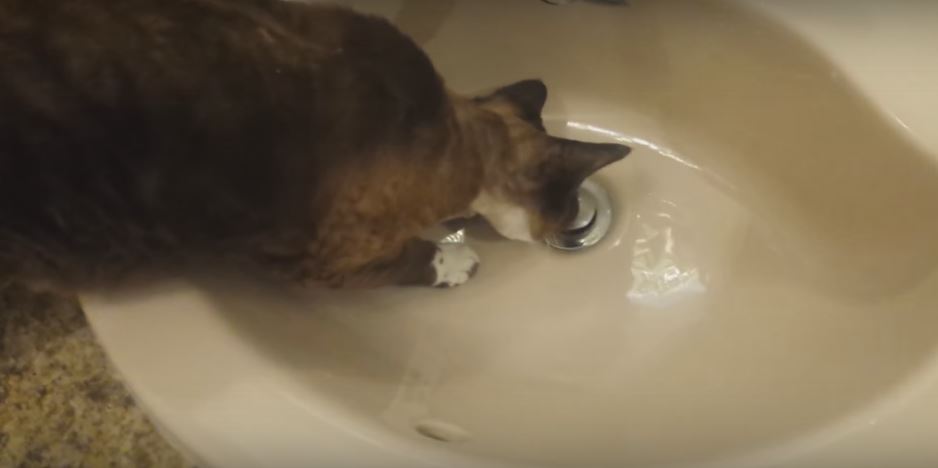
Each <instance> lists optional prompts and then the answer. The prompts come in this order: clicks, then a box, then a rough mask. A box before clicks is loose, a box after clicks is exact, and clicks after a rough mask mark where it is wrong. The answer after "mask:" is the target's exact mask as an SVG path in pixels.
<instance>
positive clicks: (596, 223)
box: [547, 180, 612, 250]
mask: <svg viewBox="0 0 938 468" xmlns="http://www.w3.org/2000/svg"><path fill="white" fill-rule="evenodd" d="M577 202H578V203H579V211H578V212H577V216H576V219H574V220H573V222H572V223H570V226H568V227H567V230H565V231H563V232H560V233H557V234H556V235H553V236H550V237H548V238H547V244H548V245H550V246H551V247H553V248H555V249H560V250H580V249H585V248H587V247H590V246H593V245H596V243H598V242H599V241H600V240H602V238H603V237H605V236H606V233H607V232H609V227H610V226H611V224H612V203H611V202H610V200H609V195H608V194H606V191H605V190H604V189H603V188H602V187H601V186H600V185H599V184H597V183H596V182H594V181H592V180H586V181H585V182H583V185H582V186H580V190H579V193H577Z"/></svg>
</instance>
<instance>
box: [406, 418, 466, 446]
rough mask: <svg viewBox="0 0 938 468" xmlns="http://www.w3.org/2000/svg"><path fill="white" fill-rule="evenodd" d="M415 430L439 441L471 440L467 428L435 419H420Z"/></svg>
mask: <svg viewBox="0 0 938 468" xmlns="http://www.w3.org/2000/svg"><path fill="white" fill-rule="evenodd" d="M414 430H416V431H417V433H418V434H420V435H422V436H424V437H426V438H428V439H433V440H435V441H437V442H448V443H453V442H464V441H466V440H469V437H470V436H469V433H468V432H466V430H465V429H463V428H461V427H459V426H456V425H454V424H450V423H448V422H443V421H438V420H435V419H428V420H425V421H420V422H419V423H417V425H416V426H414Z"/></svg>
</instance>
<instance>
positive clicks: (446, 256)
mask: <svg viewBox="0 0 938 468" xmlns="http://www.w3.org/2000/svg"><path fill="white" fill-rule="evenodd" d="M478 269H479V256H478V255H477V254H476V253H475V251H473V250H472V248H470V247H469V246H468V245H465V244H440V245H437V250H436V255H434V256H433V270H434V271H435V272H436V280H435V281H434V282H433V286H434V287H438V288H451V287H453V286H459V285H460V284H463V283H465V282H466V281H469V278H472V275H475V273H476V270H478Z"/></svg>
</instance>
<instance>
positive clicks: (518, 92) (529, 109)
mask: <svg viewBox="0 0 938 468" xmlns="http://www.w3.org/2000/svg"><path fill="white" fill-rule="evenodd" d="M496 98H500V99H502V100H504V101H506V102H509V103H511V105H512V106H513V107H514V108H515V109H517V110H518V116H519V117H521V118H522V119H524V120H526V121H528V122H530V123H531V124H532V125H534V126H536V127H538V128H540V129H541V130H543V129H544V123H543V121H542V120H541V111H542V110H544V104H545V103H546V102H547V85H545V84H544V82H543V81H541V80H524V81H519V82H517V83H514V84H510V85H508V86H504V87H502V88H499V89H498V90H496V91H495V92H494V93H492V94H490V95H488V96H485V97H482V98H478V99H476V101H479V102H485V101H488V100H490V99H496Z"/></svg>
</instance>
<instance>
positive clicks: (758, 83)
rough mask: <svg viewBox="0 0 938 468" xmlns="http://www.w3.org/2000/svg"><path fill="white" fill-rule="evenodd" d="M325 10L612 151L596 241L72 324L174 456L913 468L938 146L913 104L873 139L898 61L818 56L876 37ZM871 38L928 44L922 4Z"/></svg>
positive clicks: (777, 9) (427, 9)
mask: <svg viewBox="0 0 938 468" xmlns="http://www.w3.org/2000/svg"><path fill="white" fill-rule="evenodd" d="M348 3H351V4H353V5H356V6H358V7H360V8H363V9H366V10H372V11H378V12H381V13H383V14H387V15H389V16H391V17H393V18H395V20H396V21H397V22H398V24H400V25H401V27H402V28H404V29H405V30H407V31H408V32H410V33H411V34H413V35H414V36H415V37H416V38H417V39H418V40H419V41H420V42H421V43H422V44H423V45H424V46H425V47H426V49H427V50H428V52H429V53H430V54H431V56H432V57H433V58H434V60H435V62H436V64H437V66H438V67H439V69H440V71H441V72H442V73H443V75H444V76H445V77H446V78H447V79H448V82H449V83H450V85H451V87H453V88H455V89H457V90H461V91H466V92H472V91H478V90H483V89H486V88H491V87H494V86H496V85H499V84H504V83H509V82H513V81H515V80H518V79H522V78H529V77H539V78H543V79H544V80H545V81H546V82H547V84H548V86H549V88H550V90H551V98H550V100H549V104H548V108H547V109H546V111H545V118H546V120H547V121H548V123H549V124H548V127H549V129H550V130H551V131H552V132H553V133H555V134H562V135H566V136H572V137H577V138H581V139H592V140H608V141H616V140H618V141H622V142H626V143H627V144H629V145H630V146H633V148H634V149H635V151H634V153H633V154H632V155H631V156H630V157H629V159H628V160H626V161H625V162H622V163H618V164H616V165H613V166H610V167H609V168H608V169H607V170H605V171H603V172H602V173H601V174H600V175H599V176H598V179H597V180H598V181H599V182H600V183H602V184H603V185H604V186H605V187H606V188H607V189H608V190H609V192H610V195H611V197H612V199H613V200H614V203H615V204H616V207H615V217H616V219H615V222H614V225H613V228H612V231H611V232H610V234H609V235H608V237H607V238H606V239H605V240H604V241H603V242H602V243H600V244H599V245H598V246H596V247H594V248H592V249H589V250H586V251H582V252H577V253H573V254H569V253H561V252H558V251H552V250H550V249H548V248H547V247H532V246H526V245H522V244H518V243H512V242H508V241H500V240H493V239H491V238H476V239H471V240H470V243H472V244H473V245H474V246H475V247H476V249H477V250H478V252H479V253H480V255H481V257H482V259H483V263H482V268H481V270H480V272H479V274H478V276H477V277H476V278H475V279H474V280H473V281H472V282H470V283H469V284H467V285H466V286H464V287H461V288H458V289H455V290H449V291H437V290H425V289H386V290H376V291H368V292H360V291H358V292H315V293H310V294H308V295H303V296H296V295H290V294H287V293H284V292H282V291H274V290H270V289H264V288H261V287H255V288H251V287H246V286H244V285H239V286H238V287H232V285H231V284H220V283H216V284H196V283H194V282H187V281H182V280H180V281H179V282H177V283H174V284H170V285H164V286H160V287H155V288H153V290H150V291H138V292H135V293H132V294H122V295H112V296H97V297H87V298H85V305H86V311H87V313H88V315H89V318H90V319H91V321H92V324H93V326H94V327H95V330H96V331H97V333H98V334H99V336H100V338H101V341H102V342H103V343H104V345H105V347H106V348H107V350H108V352H109V353H110V355H111V357H112V359H113V360H114V363H115V364H116V366H117V368H118V369H119V370H120V371H121V372H122V373H123V375H124V376H125V378H126V380H127V382H128V384H129V385H130V387H131V389H132V390H133V391H134V392H135V393H136V395H137V397H138V399H139V401H140V402H141V404H142V405H143V406H144V407H145V408H147V409H148V410H149V411H150V414H151V416H152V417H153V418H154V420H155V421H156V422H157V423H158V424H159V425H160V426H161V427H162V428H163V429H165V432H166V433H167V434H168V435H169V436H170V437H172V438H173V439H175V440H176V441H177V442H178V444H179V445H180V447H181V448H182V449H183V450H185V451H186V452H188V453H190V454H191V455H192V456H193V457H194V458H195V459H197V460H198V461H200V462H201V463H202V464H204V465H206V466H225V467H237V466H322V467H343V466H349V467H352V466H354V467H398V466H401V467H403V466H409V467H415V466H441V467H451V466H495V465H498V466H512V467H521V466H559V467H584V466H589V467H651V466H660V465H668V466H671V465H675V464H677V465H688V466H707V465H710V466H731V465H734V464H735V465H738V466H747V467H748V466H786V467H796V466H798V467H801V466H803V467H819V466H825V467H827V466H834V467H836V466H852V467H853V466H870V467H874V466H875V467H882V466H897V467H898V466H936V465H938V448H936V447H935V445H934V444H933V443H931V442H929V440H930V437H928V431H930V433H931V434H934V433H935V432H934V431H938V385H936V384H935V383H934V376H935V374H936V368H938V364H936V362H935V353H936V346H938V314H936V309H938V216H936V212H938V209H936V206H938V158H936V157H935V156H934V155H933V154H932V153H931V152H930V151H929V150H928V148H931V147H932V146H930V144H931V142H933V141H935V140H934V139H935V137H936V135H938V132H936V131H935V128H934V124H931V125H932V127H931V128H928V125H929V123H930V121H928V120H927V119H925V120H922V119H923V118H924V117H931V114H929V113H928V112H926V111H925V110H922V106H924V107H925V109H926V110H932V112H934V111H933V109H935V108H936V107H935V106H934V104H938V99H935V96H931V99H932V101H929V100H928V99H926V98H922V99H921V100H920V104H919V105H918V106H916V105H915V103H914V102H913V103H909V102H903V103H902V105H901V106H900V107H902V106H904V107H902V108H903V109H906V110H907V111H908V112H910V114H908V115H907V116H905V117H903V116H899V115H898V114H896V113H893V112H892V111H891V109H892V108H891V107H890V106H891V105H893V104H895V103H896V102H898V101H900V100H901V99H903V96H904V95H902V93H900V92H897V91H896V90H895V89H894V88H892V86H894V83H895V82H891V81H889V80H890V79H893V78H891V77H890V76H888V75H887V74H881V75H882V76H879V77H878V78H876V79H873V78H871V75H869V74H864V73H860V72H857V70H862V69H863V66H867V67H868V68H869V67H872V68H869V69H874V70H875V69H876V67H875V66H870V65H869V61H870V60H882V62H877V63H882V64H883V65H882V66H884V67H885V66H886V65H885V64H886V63H887V62H888V61H889V60H900V59H901V57H899V58H897V57H896V56H895V54H881V55H882V58H877V57H875V56H869V55H866V54H862V53H857V52H856V48H857V47H858V44H862V42H851V41H847V40H844V37H850V36H849V34H850V31H851V29H850V28H854V29H855V31H854V33H855V35H856V40H857V41H862V40H864V39H866V40H874V39H875V38H876V37H877V36H875V35H876V34H880V35H882V36H883V37H893V36H894V35H893V36H890V34H891V33H890V29H888V28H889V27H894V28H895V27H896V26H895V25H894V26H889V25H890V24H892V23H889V21H890V20H889V18H886V19H883V20H881V19H880V18H881V17H882V15H881V14H880V13H879V12H877V11H872V13H869V14H868V15H867V16H863V15H860V14H857V15H855V17H854V18H852V19H850V18H848V19H844V18H843V17H842V16H838V15H831V17H832V18H835V20H836V21H834V20H832V21H834V23H836V24H834V23H830V22H828V23H825V22H824V21H823V15H820V13H819V11H821V10H823V11H828V12H829V11H830V10H832V9H833V10H834V11H836V10H837V8H843V9H847V8H849V7H847V6H843V7H838V6H835V5H839V4H837V3H836V2H828V6H827V7H826V8H824V7H821V6H817V2H816V3H815V6H814V7H811V6H806V5H804V4H803V3H811V2H786V3H788V4H789V5H790V6H789V7H787V8H786V7H784V6H783V5H779V3H781V2H774V4H773V2H761V1H757V2H744V3H743V5H742V6H741V5H739V4H735V3H728V2H727V3H718V2H702V1H667V2H663V1H657V2H656V1H651V0H648V1H641V0H635V1H633V2H631V6H629V7H608V6H597V5H589V4H585V3H580V4H574V5H569V6H565V7H552V6H548V5H546V4H543V3H541V2H538V1H536V0H513V1H499V2H495V1H473V0H458V1H437V0H432V1H431V0H422V1H380V0H374V1H354V2H348ZM496 3H497V5H496ZM881 3H886V2H881ZM898 3H903V2H898ZM867 5H869V4H867ZM811 8H816V9H819V10H818V11H814V10H811ZM903 8H904V9H903ZM851 11H852V10H851ZM903 11H904V12H905V13H902V12H903ZM757 12H761V13H757ZM888 12H889V14H891V15H892V16H891V17H890V18H892V19H893V20H896V18H898V19H902V18H917V19H918V20H917V21H912V20H909V21H910V22H911V23H914V24H919V25H927V24H934V23H933V22H932V23H929V22H927V21H923V20H921V18H922V17H926V18H934V19H938V15H936V13H938V4H935V5H932V6H928V5H923V4H922V3H921V2H919V3H915V2H905V4H904V6H902V5H896V4H893V6H892V7H890V9H889V11H888ZM903 14H905V15H906V16H905V17H904V16H903ZM929 15H931V16H929ZM887 16H888V15H887ZM799 18H801V19H804V18H809V20H804V21H799ZM863 21H866V22H867V23H866V24H873V25H879V26H878V28H879V29H877V27H874V26H870V27H869V28H868V29H864V28H863V27H861V26H858V23H856V22H860V23H859V24H860V25H862V24H864V23H862V22H863ZM880 21H884V22H880ZM893 22H894V23H895V24H910V22H905V23H903V22H902V21H898V20H896V21H893ZM897 34H898V33H897ZM906 34H907V33H906ZM922 34H925V33H922ZM931 34H932V36H931V37H932V38H933V39H934V38H938V33H935V32H932V33H931ZM877 43H879V42H877ZM932 43H934V42H932ZM916 46H917V47H919V48H920V50H922V51H927V50H929V49H928V47H927V45H925V46H924V48H923V45H922V44H911V45H908V47H916ZM895 47H896V48H897V50H899V49H901V50H906V49H905V48H904V47H906V45H905V44H898V43H897V44H895ZM880 50H883V49H880ZM907 55H908V54H907ZM925 56H926V55H925V53H924V52H923V54H922V55H921V56H919V58H922V57H925ZM864 60H866V62H864ZM874 65H875V64H874ZM919 65H921V64H919ZM889 66H890V67H891V68H890V69H892V70H896V68H895V66H896V65H895V63H893V64H891V65H889ZM921 68H922V70H920V71H919V72H921V73H924V74H925V75H926V76H930V77H932V78H933V80H932V81H930V82H931V83H934V82H935V81H934V78H935V77H936V76H938V67H936V64H935V63H932V64H926V65H923V66H921ZM928 73H931V75H928ZM898 75H900V76H898V77H895V79H897V80H902V79H905V77H904V76H902V75H903V74H902V73H898ZM864 80H866V81H864ZM891 83H892V84H891ZM900 117H902V118H900ZM897 121H898V122H901V123H902V126H900V125H897ZM927 412H930V415H928V413H927ZM923 415H927V416H923ZM903 461H905V462H915V463H921V464H919V465H911V464H906V465H904V464H902V463H903Z"/></svg>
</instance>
